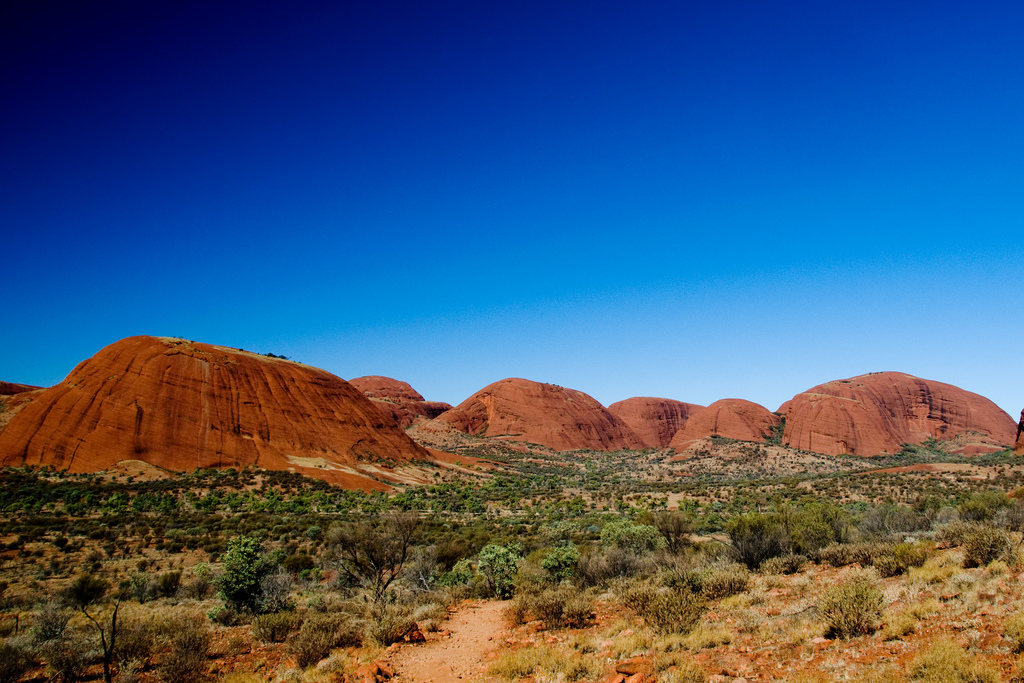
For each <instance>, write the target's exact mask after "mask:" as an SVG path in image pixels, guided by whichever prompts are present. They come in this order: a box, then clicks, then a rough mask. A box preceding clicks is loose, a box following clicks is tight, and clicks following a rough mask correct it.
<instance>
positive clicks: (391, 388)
mask: <svg viewBox="0 0 1024 683" xmlns="http://www.w3.org/2000/svg"><path fill="white" fill-rule="evenodd" d="M348 382H349V384H351V385H352V386H354V387H355V388H356V389H358V390H359V391H361V392H363V394H364V395H365V396H366V397H367V398H369V399H370V400H371V401H373V402H374V404H376V406H377V407H378V408H380V409H381V410H384V411H386V412H387V413H389V414H390V415H391V416H392V417H394V418H395V421H396V422H397V423H398V426H399V427H402V428H403V429H404V428H405V427H409V426H411V425H413V424H415V423H416V422H419V421H420V420H430V419H433V418H435V417H437V416H438V415H440V414H441V413H443V412H445V411H446V410H451V405H450V404H448V403H443V402H441V401H427V400H424V398H423V396H421V395H420V394H419V392H417V391H416V390H415V389H413V388H412V387H411V386H410V385H409V383H408V382H402V381H400V380H397V379H392V378H390V377H381V376H380V375H369V376H367V377H356V378H355V379H350V380H349V381H348Z"/></svg>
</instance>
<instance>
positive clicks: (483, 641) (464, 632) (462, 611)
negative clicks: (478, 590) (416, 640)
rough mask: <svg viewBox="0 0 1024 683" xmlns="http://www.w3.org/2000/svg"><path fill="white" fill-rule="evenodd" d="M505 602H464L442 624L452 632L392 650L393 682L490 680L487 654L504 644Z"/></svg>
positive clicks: (389, 657) (451, 682)
mask: <svg viewBox="0 0 1024 683" xmlns="http://www.w3.org/2000/svg"><path fill="white" fill-rule="evenodd" d="M504 606H505V603H504V602H477V603H471V604H468V605H463V606H461V607H459V609H458V610H457V611H456V612H455V613H454V614H453V615H452V616H451V617H450V618H449V619H448V621H446V622H445V623H444V625H443V626H442V627H441V628H442V629H443V630H448V631H450V632H451V635H449V636H445V637H438V636H437V634H429V635H428V640H427V642H426V643H423V644H422V645H404V646H402V647H401V648H400V649H399V650H398V651H396V652H393V653H391V654H390V655H389V656H388V660H389V661H390V663H391V665H392V666H393V667H394V671H395V677H394V678H393V679H392V680H393V681H400V682H401V683H457V682H458V681H483V680H487V675H486V673H485V670H486V668H487V664H488V663H489V662H490V660H489V659H488V658H487V653H488V652H490V651H494V650H497V649H498V648H500V647H501V644H502V641H501V638H500V636H501V635H502V632H503V631H504V629H505V620H504V618H503V617H502V615H501V610H502V608H503V607H504Z"/></svg>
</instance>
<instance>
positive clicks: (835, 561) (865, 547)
mask: <svg viewBox="0 0 1024 683" xmlns="http://www.w3.org/2000/svg"><path fill="white" fill-rule="evenodd" d="M883 548H884V544H882V543H877V542H875V541H864V542H861V543H832V544H829V545H827V546H825V547H824V548H822V549H821V550H820V551H818V559H819V560H821V561H822V562H824V563H826V564H829V565H831V566H833V567H845V566H847V565H850V564H859V565H861V566H864V567H866V566H868V565H870V564H871V563H872V562H874V558H875V557H876V556H877V555H878V554H879V552H880V551H882V549H883Z"/></svg>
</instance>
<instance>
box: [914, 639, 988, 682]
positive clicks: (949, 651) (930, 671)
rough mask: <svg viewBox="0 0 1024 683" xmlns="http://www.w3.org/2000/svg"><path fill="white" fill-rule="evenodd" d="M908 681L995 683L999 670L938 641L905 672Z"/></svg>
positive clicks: (955, 647) (949, 643) (951, 642)
mask: <svg viewBox="0 0 1024 683" xmlns="http://www.w3.org/2000/svg"><path fill="white" fill-rule="evenodd" d="M907 673H908V674H909V677H910V680H911V681H922V682H926V683H999V682H1000V681H1001V680H1002V677H1001V676H1000V674H999V669H998V668H997V667H995V666H993V665H992V664H990V663H989V662H987V661H985V660H982V659H975V658H974V657H972V656H971V655H969V654H968V653H967V651H966V650H964V649H963V648H962V647H960V646H959V645H957V644H956V643H955V642H953V641H952V640H950V639H949V638H939V639H938V640H935V641H933V642H932V644H931V645H930V646H929V647H928V648H927V649H926V650H924V651H923V652H922V653H921V654H919V655H918V656H917V657H916V658H915V659H914V660H913V661H912V662H911V663H910V666H909V667H908V669H907Z"/></svg>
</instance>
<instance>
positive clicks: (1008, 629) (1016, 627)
mask: <svg viewBox="0 0 1024 683" xmlns="http://www.w3.org/2000/svg"><path fill="white" fill-rule="evenodd" d="M1003 634H1004V635H1005V636H1006V637H1007V638H1009V639H1010V642H1012V643H1013V651H1014V652H1024V613H1021V612H1016V613H1014V614H1013V615H1012V616H1010V618H1008V619H1007V620H1006V625H1005V626H1004V627H1003Z"/></svg>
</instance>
